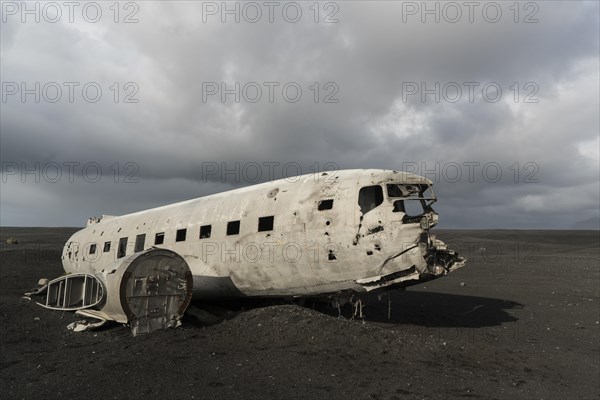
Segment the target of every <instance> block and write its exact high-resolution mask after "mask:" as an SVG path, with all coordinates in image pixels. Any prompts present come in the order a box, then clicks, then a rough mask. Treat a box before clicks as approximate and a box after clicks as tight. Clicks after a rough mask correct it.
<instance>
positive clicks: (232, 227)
mask: <svg viewBox="0 0 600 400" xmlns="http://www.w3.org/2000/svg"><path fill="white" fill-rule="evenodd" d="M239 233H240V221H230V222H228V223H227V234H228V235H238V234H239Z"/></svg>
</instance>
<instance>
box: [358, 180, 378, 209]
mask: <svg viewBox="0 0 600 400" xmlns="http://www.w3.org/2000/svg"><path fill="white" fill-rule="evenodd" d="M381 203H383V189H382V188H381V186H379V185H374V186H365V187H364V188H361V189H360V191H359V192H358V205H359V206H360V211H361V212H362V213H363V215H364V214H366V213H368V212H369V211H371V210H372V209H374V208H375V207H377V206H378V205H380V204H381Z"/></svg>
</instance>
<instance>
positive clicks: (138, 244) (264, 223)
mask: <svg viewBox="0 0 600 400" xmlns="http://www.w3.org/2000/svg"><path fill="white" fill-rule="evenodd" d="M332 208H333V199H328V200H321V201H319V202H318V203H317V209H318V210H319V211H324V210H331V209H332ZM274 222H275V217H274V216H272V215H271V216H268V217H260V218H258V231H259V232H268V231H272V230H273V224H274ZM211 233H212V225H202V226H201V227H200V235H199V238H200V239H208V238H210V235H211ZM239 234H240V221H239V220H237V221H229V222H228V223H227V236H231V235H239ZM186 238H187V229H186V228H183V229H178V230H177V231H176V232H175V241H176V242H184V241H185V240H186ZM127 239H128V238H126V237H124V238H120V239H119V246H118V248H117V258H122V257H125V253H126V252H127ZM164 242H165V233H164V232H159V233H157V234H156V235H155V236H154V245H161V244H164ZM145 243H146V234H141V235H137V236H136V237H135V247H134V252H135V253H137V252H139V251H142V250H144V246H145ZM102 251H103V252H104V253H108V252H109V251H110V242H104V248H103V249H102ZM95 253H96V244H95V243H94V244H92V245H90V254H95Z"/></svg>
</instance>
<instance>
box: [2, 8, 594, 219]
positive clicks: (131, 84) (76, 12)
mask: <svg viewBox="0 0 600 400" xmlns="http://www.w3.org/2000/svg"><path fill="white" fill-rule="evenodd" d="M24 7H25V6H24V5H23V4H22V3H21V2H3V3H2V25H1V29H2V31H1V45H2V52H1V67H2V69H1V80H2V103H0V105H1V107H2V110H1V143H0V144H1V150H0V151H1V158H2V186H1V188H2V190H1V215H0V216H1V225H2V226H83V225H84V224H85V222H86V220H87V218H88V217H89V216H93V215H101V214H111V215H121V214H126V213H129V212H134V211H138V210H142V209H146V208H150V207H154V206H159V205H164V204H168V203H171V202H176V201H181V200H187V199H190V198H195V197H199V196H203V195H207V194H211V193H216V192H220V191H223V190H229V189H232V188H236V187H242V186H246V185H249V184H252V183H257V182H259V181H266V180H269V179H273V178H280V177H287V176H293V175H296V174H298V173H311V172H313V171H314V170H315V169H329V170H330V169H335V168H344V169H345V168H385V169H404V170H407V171H409V172H415V173H418V174H420V175H426V176H427V177H429V178H430V179H432V180H434V181H435V183H436V186H435V188H436V193H437V194H438V197H439V201H438V203H437V207H436V210H437V211H438V212H439V213H440V225H439V226H440V227H445V228H549V229H554V228H562V229H564V228H571V227H573V226H574V224H576V223H578V222H580V221H586V220H591V221H595V222H594V223H595V224H596V226H598V225H597V224H598V217H599V213H600V211H599V203H600V198H599V197H600V195H599V191H600V188H599V181H600V178H599V148H600V142H599V132H600V127H599V112H598V110H599V109H600V105H599V87H600V82H599V6H598V2H597V1H589V2H584V1H577V2H572V1H569V2H559V1H547V2H545V1H537V2H521V3H519V5H518V6H517V7H516V6H515V5H514V2H513V1H508V2H502V1H499V2H495V3H489V2H472V3H464V2H456V3H453V2H451V3H449V4H448V3H444V2H429V3H427V4H426V5H425V6H424V3H422V2H420V1H419V2H391V1H385V2H384V1H382V2H376V1H368V2H367V1H352V2H336V3H334V2H321V3H319V4H318V6H315V3H314V2H313V1H309V2H292V3H289V2H288V3H286V2H276V1H275V2H272V3H268V2H262V1H259V2H250V3H247V2H237V3H236V2H230V3H227V5H226V8H227V9H224V7H223V5H222V3H221V2H204V3H200V2H191V1H185V2H184V1H181V2H166V1H165V2H161V1H152V2H141V1H140V2H128V3H125V2H123V3H119V4H118V7H115V6H114V5H113V2H106V3H100V2H99V3H86V2H74V5H72V6H71V5H65V4H64V3H63V2H57V3H44V2H31V3H28V5H27V7H28V9H27V10H25V9H24ZM36 19H37V21H36ZM236 19H237V21H236ZM100 92H101V93H100ZM588 223H589V222H588Z"/></svg>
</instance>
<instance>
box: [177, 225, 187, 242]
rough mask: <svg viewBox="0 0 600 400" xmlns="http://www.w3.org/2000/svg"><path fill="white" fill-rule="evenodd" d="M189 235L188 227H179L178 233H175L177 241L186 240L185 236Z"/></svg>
mask: <svg viewBox="0 0 600 400" xmlns="http://www.w3.org/2000/svg"><path fill="white" fill-rule="evenodd" d="M186 235H187V229H185V228H184V229H177V234H176V235H175V241H176V242H183V241H185V236H186Z"/></svg>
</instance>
